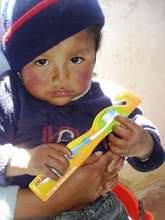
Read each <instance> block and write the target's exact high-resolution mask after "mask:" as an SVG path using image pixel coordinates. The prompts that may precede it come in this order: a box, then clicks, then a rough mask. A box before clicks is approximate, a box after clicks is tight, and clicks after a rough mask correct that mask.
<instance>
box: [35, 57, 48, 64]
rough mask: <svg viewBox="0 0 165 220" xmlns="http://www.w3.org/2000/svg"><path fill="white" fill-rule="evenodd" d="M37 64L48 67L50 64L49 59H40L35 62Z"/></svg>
mask: <svg viewBox="0 0 165 220" xmlns="http://www.w3.org/2000/svg"><path fill="white" fill-rule="evenodd" d="M35 64H37V65H38V66H46V65H48V64H49V62H48V60H47V59H44V58H43V59H39V60H36V61H35Z"/></svg>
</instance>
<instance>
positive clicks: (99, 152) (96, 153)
mask: <svg viewBox="0 0 165 220" xmlns="http://www.w3.org/2000/svg"><path fill="white" fill-rule="evenodd" d="M94 154H95V155H96V156H101V155H102V154H103V152H102V151H97V152H95V153H94Z"/></svg>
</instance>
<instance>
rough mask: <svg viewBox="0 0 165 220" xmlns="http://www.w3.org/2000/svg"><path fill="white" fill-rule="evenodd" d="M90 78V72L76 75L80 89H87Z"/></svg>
mask: <svg viewBox="0 0 165 220" xmlns="http://www.w3.org/2000/svg"><path fill="white" fill-rule="evenodd" d="M91 78H92V73H91V72H85V73H79V74H77V75H76V80H77V83H78V85H79V87H80V88H81V89H87V88H88V86H89V84H90V82H91Z"/></svg>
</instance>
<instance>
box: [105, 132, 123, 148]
mask: <svg viewBox="0 0 165 220" xmlns="http://www.w3.org/2000/svg"><path fill="white" fill-rule="evenodd" d="M108 140H109V145H110V148H111V146H112V145H114V146H118V147H121V148H122V147H124V146H125V143H126V139H122V138H120V137H118V136H116V135H115V134H113V133H111V134H110V135H109V137H108Z"/></svg>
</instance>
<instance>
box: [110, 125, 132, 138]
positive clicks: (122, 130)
mask: <svg viewBox="0 0 165 220" xmlns="http://www.w3.org/2000/svg"><path fill="white" fill-rule="evenodd" d="M112 131H113V133H115V134H116V135H117V136H118V137H120V138H125V139H128V138H129V136H130V133H131V131H130V130H129V129H128V128H126V127H125V126H122V125H121V124H120V125H115V126H113V128H112Z"/></svg>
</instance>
